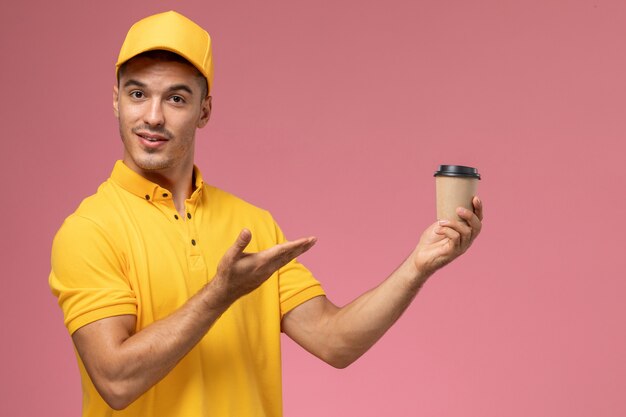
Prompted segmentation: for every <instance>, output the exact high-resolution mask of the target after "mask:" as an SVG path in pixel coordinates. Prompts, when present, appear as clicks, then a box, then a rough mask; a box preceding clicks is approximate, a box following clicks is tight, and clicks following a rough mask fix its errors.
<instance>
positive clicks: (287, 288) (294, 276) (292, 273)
mask: <svg viewBox="0 0 626 417" xmlns="http://www.w3.org/2000/svg"><path fill="white" fill-rule="evenodd" d="M274 224H275V228H276V238H277V243H283V242H285V241H286V239H285V236H284V234H283V232H282V231H281V230H280V227H278V225H277V224H276V223H274ZM278 285H279V292H280V318H281V319H282V318H283V317H284V316H285V314H287V313H288V312H290V311H291V310H293V309H294V308H296V307H297V306H299V305H300V304H302V303H304V302H305V301H308V300H310V299H311V298H314V297H319V296H321V295H325V292H324V289H323V288H322V286H321V284H320V283H319V282H318V281H317V280H316V279H315V278H314V277H313V274H312V273H311V271H309V270H308V269H307V268H306V267H305V266H304V265H302V264H301V263H300V262H298V260H297V259H294V260H292V261H291V262H289V263H288V264H287V265H285V266H284V267H282V268H280V269H279V270H278Z"/></svg>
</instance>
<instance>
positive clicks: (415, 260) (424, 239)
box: [410, 197, 483, 283]
mask: <svg viewBox="0 0 626 417" xmlns="http://www.w3.org/2000/svg"><path fill="white" fill-rule="evenodd" d="M472 204H473V205H474V211H473V212H472V211H471V210H468V209H466V208H462V207H459V208H457V214H458V215H459V217H460V218H461V219H463V220H458V221H457V220H439V221H437V222H435V223H433V224H432V225H431V226H430V227H429V228H428V229H426V230H425V231H424V233H423V234H422V236H421V238H420V241H419V243H418V244H417V247H416V248H415V250H414V251H413V253H411V256H410V260H411V261H412V264H413V266H414V267H415V269H416V272H417V279H418V280H419V281H420V283H423V281H425V280H426V279H427V278H428V277H430V276H431V275H432V274H433V273H434V272H435V271H437V270H438V269H440V268H441V267H443V266H445V265H447V264H449V263H450V262H452V261H453V260H454V259H456V258H457V257H458V256H460V255H461V254H463V253H464V252H465V251H466V250H467V249H468V248H469V247H470V246H471V245H472V242H473V241H474V239H476V237H477V236H478V235H479V234H480V230H481V228H482V220H483V205H482V202H481V201H480V199H479V198H478V197H474V199H473V201H472Z"/></svg>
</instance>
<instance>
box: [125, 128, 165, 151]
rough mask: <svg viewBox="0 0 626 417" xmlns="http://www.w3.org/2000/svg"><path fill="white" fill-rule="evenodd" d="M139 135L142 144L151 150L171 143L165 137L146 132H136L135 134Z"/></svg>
mask: <svg viewBox="0 0 626 417" xmlns="http://www.w3.org/2000/svg"><path fill="white" fill-rule="evenodd" d="M134 133H135V135H137V138H138V139H139V141H140V142H141V144H142V145H143V146H144V147H146V148H149V149H155V148H158V147H160V146H162V145H164V144H165V143H167V142H168V141H169V139H168V138H167V137H165V136H163V135H159V134H155V133H151V132H146V131H136V132H134Z"/></svg>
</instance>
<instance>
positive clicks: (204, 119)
mask: <svg viewBox="0 0 626 417" xmlns="http://www.w3.org/2000/svg"><path fill="white" fill-rule="evenodd" d="M211 98H212V97H211V96H206V98H205V99H203V100H202V109H200V111H201V114H200V119H199V120H198V128H203V127H204V126H206V124H207V123H209V119H210V118H211V108H212V102H211Z"/></svg>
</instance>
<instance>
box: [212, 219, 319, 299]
mask: <svg viewBox="0 0 626 417" xmlns="http://www.w3.org/2000/svg"><path fill="white" fill-rule="evenodd" d="M251 240H252V233H250V231H249V230H248V229H243V230H242V231H241V233H239V236H238V237H237V240H236V241H235V243H234V244H233V245H232V246H231V247H230V248H228V250H227V251H226V253H225V254H224V256H223V257H222V259H221V260H220V263H219V264H218V266H217V273H216V274H215V277H214V278H213V280H212V281H211V283H210V284H209V285H210V286H211V287H212V289H213V290H214V291H216V292H218V293H219V294H220V299H222V300H224V302H225V303H226V304H227V305H230V304H232V303H233V302H235V301H236V300H237V299H239V298H240V297H242V296H244V295H246V294H248V293H249V292H251V291H253V290H255V289H256V288H257V287H259V286H260V285H261V284H263V283H264V282H265V281H266V280H267V279H268V278H269V277H270V276H271V275H272V274H273V273H274V272H276V271H277V270H278V269H279V268H281V267H283V266H285V265H286V264H288V263H289V262H290V261H291V260H293V259H294V258H296V257H298V256H299V255H301V254H303V253H304V252H306V251H308V250H309V249H311V248H312V247H313V245H314V244H315V242H316V241H317V239H316V238H314V237H308V238H302V239H298V240H294V241H291V242H285V243H281V244H279V245H276V246H273V247H271V248H269V249H266V250H263V251H261V252H257V253H245V252H244V250H245V249H246V247H247V246H248V244H249V243H250V241H251Z"/></svg>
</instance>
